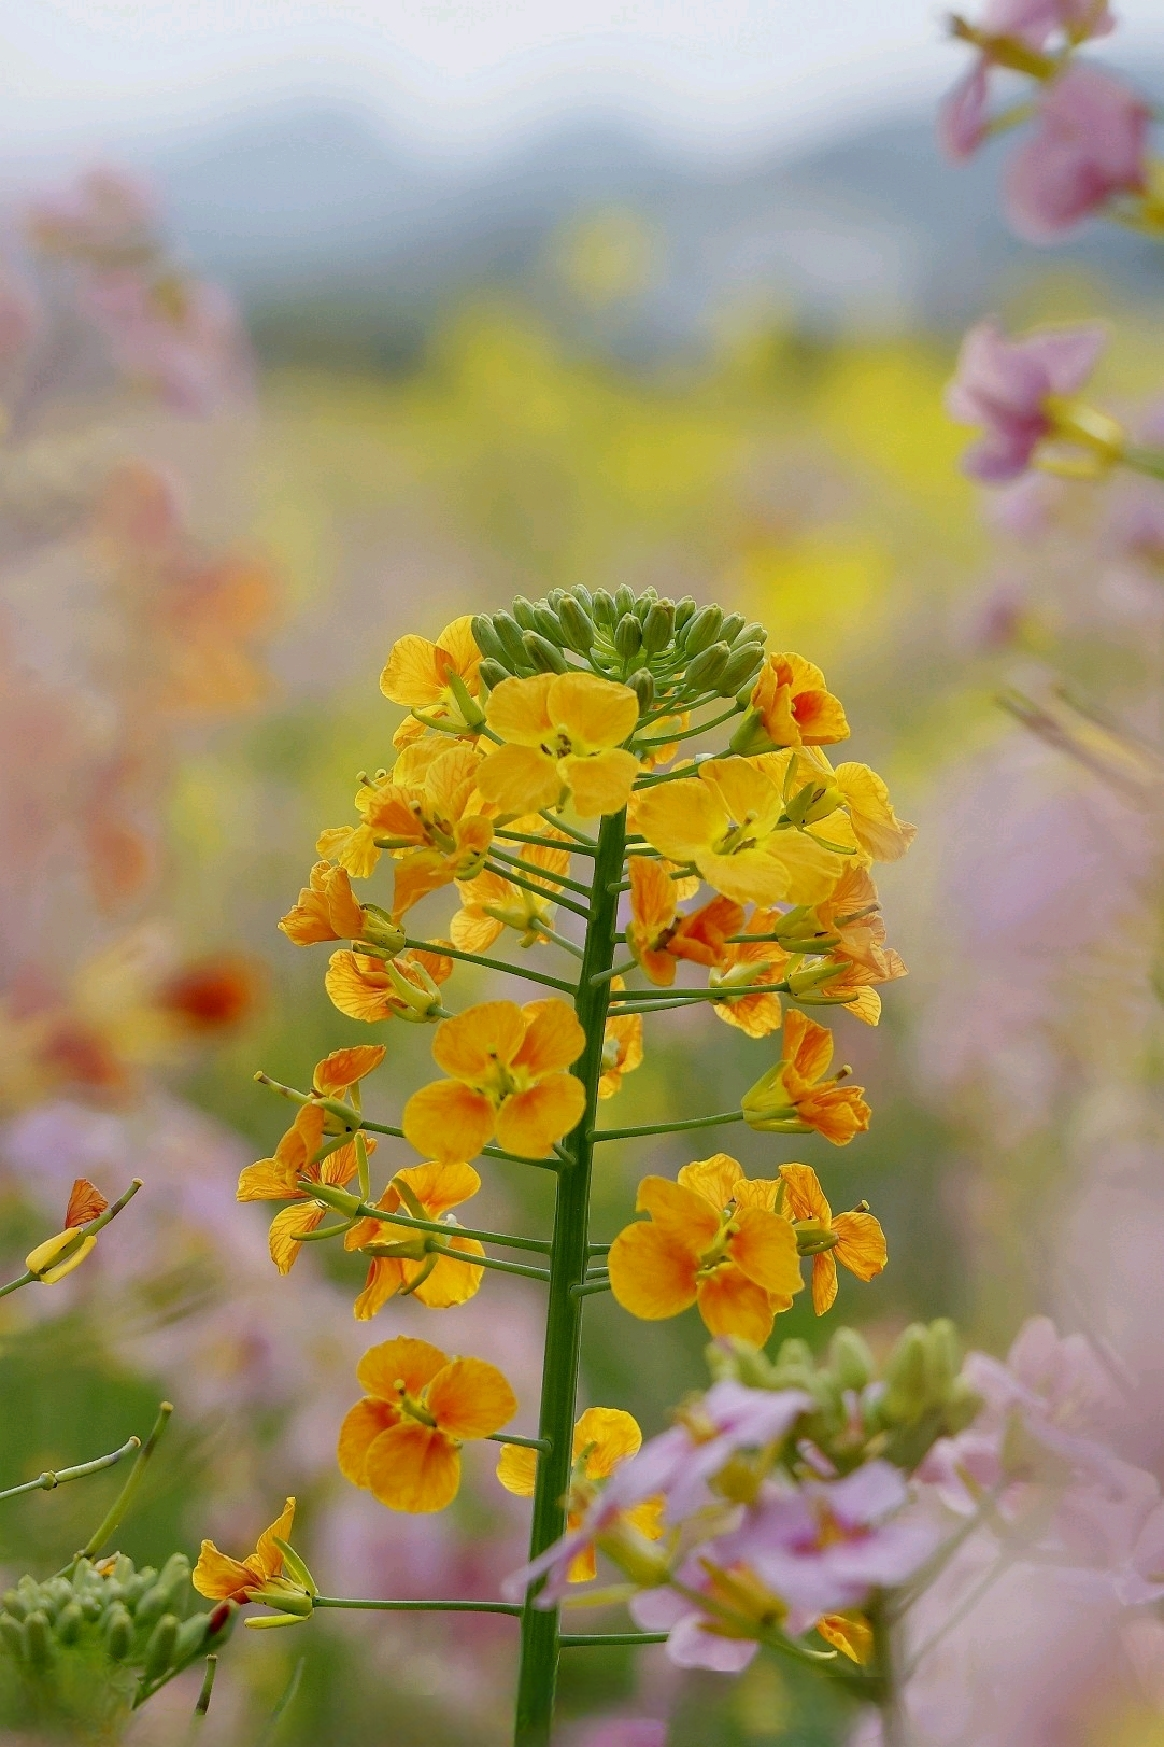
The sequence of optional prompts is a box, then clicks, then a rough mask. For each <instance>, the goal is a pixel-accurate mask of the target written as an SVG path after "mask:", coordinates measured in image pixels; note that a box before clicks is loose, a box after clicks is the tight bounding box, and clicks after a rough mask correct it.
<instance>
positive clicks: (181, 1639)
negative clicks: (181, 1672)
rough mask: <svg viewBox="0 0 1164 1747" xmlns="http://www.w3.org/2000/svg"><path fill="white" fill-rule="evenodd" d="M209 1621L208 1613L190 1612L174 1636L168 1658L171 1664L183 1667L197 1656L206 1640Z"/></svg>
mask: <svg viewBox="0 0 1164 1747" xmlns="http://www.w3.org/2000/svg"><path fill="white" fill-rule="evenodd" d="M209 1623H210V1615H209V1614H192V1615H191V1617H190V1618H189V1619H188V1620H185V1621H183V1623H182V1624H181V1625H180V1626H179V1627H178V1631H177V1633H176V1635H175V1638H174V1650H173V1655H172V1656H171V1658H170V1661H171V1664H172V1666H174V1667H176V1668H184V1667H185V1665H186V1663H187V1662H189V1661H191V1660H192V1659H193V1658H194V1657H195V1656H197V1654H198V1652H199V1650H201V1648H202V1646H203V1644H205V1642H206V1639H207V1636H208V1627H209Z"/></svg>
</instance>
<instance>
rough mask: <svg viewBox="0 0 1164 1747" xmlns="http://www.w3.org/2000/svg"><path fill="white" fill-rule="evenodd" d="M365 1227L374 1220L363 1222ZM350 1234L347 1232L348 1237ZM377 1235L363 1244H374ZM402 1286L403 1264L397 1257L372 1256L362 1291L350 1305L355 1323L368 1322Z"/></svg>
mask: <svg viewBox="0 0 1164 1747" xmlns="http://www.w3.org/2000/svg"><path fill="white" fill-rule="evenodd" d="M363 1223H364V1224H365V1225H373V1224H375V1221H374V1220H370V1219H368V1220H365V1221H364V1222H363ZM351 1235H352V1234H351V1233H350V1232H349V1233H348V1236H349V1237H350V1236H351ZM378 1235H379V1234H378V1233H376V1234H370V1235H369V1237H366V1238H365V1239H364V1242H365V1243H368V1242H373V1243H374V1242H375V1241H376V1237H377V1236H378ZM403 1286H404V1264H403V1263H402V1262H401V1260H400V1257H399V1256H373V1257H372V1260H371V1261H370V1262H369V1263H368V1272H367V1276H366V1278H365V1280H364V1286H363V1290H362V1291H361V1292H360V1293H359V1294H358V1295H357V1297H356V1301H355V1303H354V1304H353V1305H352V1315H353V1316H354V1317H355V1319H356V1321H357V1322H370V1321H371V1320H372V1318H373V1317H374V1316H375V1315H376V1313H377V1312H378V1311H380V1310H383V1308H384V1306H385V1305H386V1304H387V1302H388V1300H389V1299H390V1298H395V1296H396V1294H397V1293H398V1292H399V1291H400V1290H401V1289H402V1288H403Z"/></svg>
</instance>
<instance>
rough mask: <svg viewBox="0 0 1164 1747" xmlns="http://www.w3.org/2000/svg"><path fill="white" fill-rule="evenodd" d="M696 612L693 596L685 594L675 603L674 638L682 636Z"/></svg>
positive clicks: (696, 607)
mask: <svg viewBox="0 0 1164 1747" xmlns="http://www.w3.org/2000/svg"><path fill="white" fill-rule="evenodd" d="M698 610H699V609H698V606H697V604H696V600H695V597H694V595H690V594H685V595H684V596H683V598H682V599H681V600H677V601H676V602H675V636H676V637H677V638H679V637H681V636H682V634H683V632H684V631H685V630H686V628H687V626H688V625H689V624H690V623H691V621H692V619H693V618H694V617H695V614H696V613H697V612H698Z"/></svg>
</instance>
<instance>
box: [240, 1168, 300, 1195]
mask: <svg viewBox="0 0 1164 1747" xmlns="http://www.w3.org/2000/svg"><path fill="white" fill-rule="evenodd" d="M305 1162H306V1161H305ZM298 1175H299V1172H298V1171H297V1170H296V1169H295V1167H294V1166H293V1165H288V1164H280V1162H279V1160H278V1159H259V1160H258V1161H257V1162H256V1163H255V1164H253V1165H246V1166H245V1167H244V1168H243V1170H241V1171H240V1172H239V1179H238V1192H237V1197H236V1198H237V1199H238V1200H239V1201H292V1200H295V1201H298V1200H299V1199H300V1197H301V1196H302V1194H303V1191H302V1189H300V1188H299V1186H298V1184H297V1181H296V1179H297V1177H298Z"/></svg>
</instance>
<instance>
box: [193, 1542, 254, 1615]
mask: <svg viewBox="0 0 1164 1747" xmlns="http://www.w3.org/2000/svg"><path fill="white" fill-rule="evenodd" d="M190 1581H191V1583H192V1584H193V1585H194V1587H195V1589H196V1590H197V1591H198V1593H199V1595H204V1596H205V1597H206V1599H207V1600H208V1601H228V1600H229V1599H230V1598H231V1596H237V1595H239V1594H240V1593H241V1591H243V1590H244V1589H248V1588H255V1587H257V1586H256V1585H255V1574H254V1572H253V1571H249V1570H248V1569H247V1567H246V1566H245V1565H243V1564H242V1563H241V1562H240V1561H239V1560H238V1559H231V1558H229V1557H228V1556H227V1554H225V1553H220V1552H219V1550H218V1548H217V1547H216V1546H215V1545H214V1542H213V1541H203V1543H202V1550H201V1552H200V1553H199V1555H198V1563H197V1565H195V1567H194V1569H193V1571H192V1572H191V1574H190Z"/></svg>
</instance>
